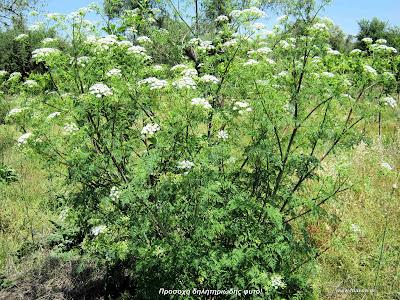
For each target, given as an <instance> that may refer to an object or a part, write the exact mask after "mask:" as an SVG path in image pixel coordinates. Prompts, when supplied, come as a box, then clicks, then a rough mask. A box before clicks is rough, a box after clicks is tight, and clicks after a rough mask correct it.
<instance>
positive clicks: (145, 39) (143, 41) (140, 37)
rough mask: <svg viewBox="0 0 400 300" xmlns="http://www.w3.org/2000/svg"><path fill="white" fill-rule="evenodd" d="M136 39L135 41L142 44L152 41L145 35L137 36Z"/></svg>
mask: <svg viewBox="0 0 400 300" xmlns="http://www.w3.org/2000/svg"><path fill="white" fill-rule="evenodd" d="M136 41H137V42H138V43H143V44H145V43H151V42H152V41H151V39H150V38H149V37H147V36H139V37H138V38H137V39H136Z"/></svg>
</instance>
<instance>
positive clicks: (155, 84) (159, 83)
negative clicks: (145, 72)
mask: <svg viewBox="0 0 400 300" xmlns="http://www.w3.org/2000/svg"><path fill="white" fill-rule="evenodd" d="M144 83H150V84H151V85H150V90H155V89H162V88H163V87H166V86H167V85H168V82H167V81H166V80H160V79H157V78H155V77H149V78H146V79H143V80H140V81H139V82H138V84H144Z"/></svg>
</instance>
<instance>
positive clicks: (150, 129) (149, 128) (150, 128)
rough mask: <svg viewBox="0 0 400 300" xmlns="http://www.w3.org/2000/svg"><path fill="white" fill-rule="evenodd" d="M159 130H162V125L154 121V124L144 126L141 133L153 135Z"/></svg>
mask: <svg viewBox="0 0 400 300" xmlns="http://www.w3.org/2000/svg"><path fill="white" fill-rule="evenodd" d="M159 130H160V126H159V125H158V124H157V123H154V124H152V123H150V124H147V125H146V126H144V127H143V129H142V132H141V133H142V134H143V135H153V134H154V133H156V132H157V131H159Z"/></svg>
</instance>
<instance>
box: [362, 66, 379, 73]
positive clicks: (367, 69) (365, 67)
mask: <svg viewBox="0 0 400 300" xmlns="http://www.w3.org/2000/svg"><path fill="white" fill-rule="evenodd" d="M364 71H365V72H368V73H371V74H373V75H377V74H378V73H377V72H376V70H375V69H374V68H373V67H371V66H368V65H364Z"/></svg>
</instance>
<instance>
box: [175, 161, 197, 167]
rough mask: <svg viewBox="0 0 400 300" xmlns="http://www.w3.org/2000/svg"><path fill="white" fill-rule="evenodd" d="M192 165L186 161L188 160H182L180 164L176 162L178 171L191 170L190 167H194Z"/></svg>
mask: <svg viewBox="0 0 400 300" xmlns="http://www.w3.org/2000/svg"><path fill="white" fill-rule="evenodd" d="M194 166H195V165H194V163H192V162H190V161H188V160H183V161H181V162H178V166H177V168H178V169H191V168H192V167H194Z"/></svg>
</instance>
